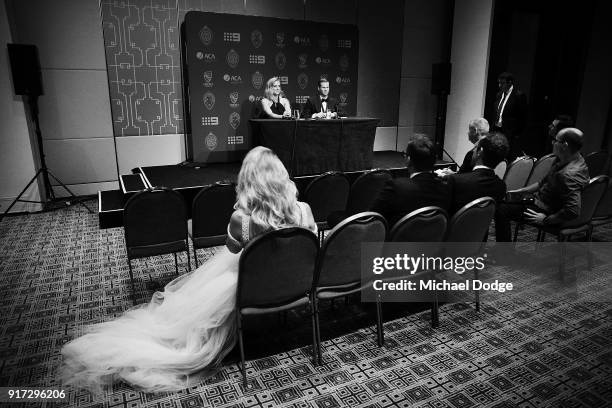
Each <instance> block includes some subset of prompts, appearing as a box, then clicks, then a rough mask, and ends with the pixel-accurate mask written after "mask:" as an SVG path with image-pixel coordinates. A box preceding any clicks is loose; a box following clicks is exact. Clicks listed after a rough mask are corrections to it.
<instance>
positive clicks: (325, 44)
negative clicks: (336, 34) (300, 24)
mask: <svg viewBox="0 0 612 408" xmlns="http://www.w3.org/2000/svg"><path fill="white" fill-rule="evenodd" d="M319 49H320V50H321V51H323V52H326V51H327V50H328V49H329V37H327V35H325V34H323V35H321V36H320V37H319Z"/></svg>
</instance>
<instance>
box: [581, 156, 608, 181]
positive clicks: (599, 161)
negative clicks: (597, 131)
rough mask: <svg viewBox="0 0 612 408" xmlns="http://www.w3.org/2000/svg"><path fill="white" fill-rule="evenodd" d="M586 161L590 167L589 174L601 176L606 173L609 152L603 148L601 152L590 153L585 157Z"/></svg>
mask: <svg viewBox="0 0 612 408" xmlns="http://www.w3.org/2000/svg"><path fill="white" fill-rule="evenodd" d="M584 161H585V162H586V165H587V167H588V168H589V176H591V177H595V176H600V175H602V174H605V173H606V164H607V163H608V152H606V151H603V150H602V151H599V152H593V153H589V154H587V155H586V156H585V157H584Z"/></svg>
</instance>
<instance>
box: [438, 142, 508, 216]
mask: <svg viewBox="0 0 612 408" xmlns="http://www.w3.org/2000/svg"><path fill="white" fill-rule="evenodd" d="M475 154H476V157H475V165H474V169H473V170H472V171H471V172H468V173H457V174H453V175H451V176H449V177H448V179H449V180H448V181H449V184H450V185H451V187H452V189H453V202H452V205H451V214H454V213H455V212H457V210H459V209H460V208H461V207H463V206H464V205H466V204H468V203H469V202H471V201H473V200H476V199H477V198H481V197H491V198H493V199H494V200H495V201H496V202H498V203H499V202H500V201H501V200H502V199H503V198H504V196H505V194H506V183H504V182H503V180H501V179H500V178H499V177H497V175H496V174H495V172H494V171H493V169H494V168H495V166H497V165H498V164H499V162H501V161H502V160H503V159H504V157H506V155H507V154H508V140H507V139H506V137H505V136H504V135H503V134H501V133H499V132H493V133H490V134H489V135H488V136H487V137H485V138H483V139H482V140H480V142H479V144H478V149H476V152H475Z"/></svg>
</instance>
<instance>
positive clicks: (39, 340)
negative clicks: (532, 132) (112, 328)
mask: <svg viewBox="0 0 612 408" xmlns="http://www.w3.org/2000/svg"><path fill="white" fill-rule="evenodd" d="M532 235H533V232H532V231H528V230H527V231H524V232H522V233H521V240H523V241H527V240H529V239H533V236H532ZM493 236H494V235H493ZM595 237H596V238H598V239H599V240H603V241H612V229H611V228H602V229H601V230H600V231H599V232H596V234H595ZM532 245H533V244H531V243H528V244H524V245H522V246H521V247H520V248H519V249H521V248H522V247H527V246H529V247H530V248H533V246H532ZM214 252H215V250H214V249H213V250H209V251H206V255H204V253H203V252H200V254H201V255H200V259H202V258H206V257H210V256H211V255H212V254H213V253H214ZM203 255H204V256H203ZM180 260H182V261H183V262H184V261H185V260H186V257H185V256H184V255H183V257H180ZM179 262H180V261H179ZM182 265H184V264H182ZM606 270H608V271H609V265H607V264H606V265H598V266H597V267H596V268H595V270H594V272H593V274H592V276H591V277H590V278H589V279H588V280H586V281H582V282H581V283H580V284H581V287H580V292H581V293H582V295H580V296H576V293H574V292H575V291H574V292H572V291H571V290H569V291H564V290H558V291H556V292H555V293H550V292H546V293H545V295H543V292H542V290H541V288H540V287H539V286H538V285H536V284H534V285H522V286H521V289H519V290H517V291H515V292H514V293H513V294H512V295H507V296H494V297H490V298H486V299H483V303H482V309H481V311H480V312H476V311H475V309H474V307H473V304H472V303H463V302H458V303H447V304H445V305H443V306H442V307H441V309H440V322H441V324H440V327H439V328H437V329H432V328H431V326H430V323H429V318H430V315H429V312H428V311H427V310H422V307H421V308H420V309H418V306H415V305H411V306H410V307H403V308H402V307H400V306H397V305H385V317H386V318H387V319H389V320H387V321H386V323H385V336H386V337H385V340H386V344H385V346H384V347H383V348H378V347H377V345H376V336H375V328H374V327H373V326H372V324H373V321H374V318H373V314H372V307H371V306H369V305H366V306H362V305H360V304H359V302H358V301H352V302H351V303H349V304H344V302H336V304H335V305H334V306H333V307H332V306H331V305H329V304H327V305H325V306H324V307H323V310H322V316H321V319H322V332H323V334H322V335H323V339H324V344H323V347H324V349H323V353H324V354H323V355H324V364H323V365H322V366H314V365H313V364H312V363H311V360H310V356H311V350H310V347H308V344H309V341H310V337H309V336H310V321H309V320H308V318H307V315H306V314H305V313H293V314H290V315H289V318H288V321H287V323H285V324H279V322H278V319H276V318H268V319H267V320H265V321H264V322H263V326H262V325H261V324H260V323H261V322H257V324H251V325H250V327H248V325H247V328H246V335H245V339H246V344H245V346H246V351H247V358H249V361H248V363H247V367H248V376H249V387H248V388H247V389H244V388H243V387H242V383H241V381H240V372H239V370H238V367H237V365H236V364H235V361H236V353H235V352H234V353H232V354H230V356H228V358H226V362H225V363H224V365H223V366H222V367H221V368H220V369H219V371H218V372H217V373H216V375H215V376H213V377H210V378H209V379H208V380H206V381H205V382H204V383H201V384H199V385H198V386H195V387H192V388H189V389H185V390H184V391H182V392H179V393H173V394H157V395H151V394H143V393H139V392H135V391H134V390H132V389H131V388H130V387H129V386H127V385H125V384H116V385H115V386H114V387H113V388H112V390H108V391H107V392H105V394H104V395H103V396H97V397H94V396H92V395H91V394H89V393H88V392H85V391H77V390H72V389H67V391H68V399H67V401H66V402H65V403H57V405H58V406H74V407H98V406H100V407H141V406H146V407H177V408H178V407H185V408H187V407H229V406H237V407H260V406H261V407H272V406H287V407H312V408H332V407H341V406H347V407H389V406H398V407H428V408H442V407H448V408H462V407H499V408H501V407H600V406H601V407H604V406H612V345H611V342H612V322H611V318H612V302H611V301H609V300H610V299H612V296H610V289H611V288H610V285H609V284H610V280H609V278H608V277H607V276H606V273H605V272H606ZM506 272H507V273H510V274H511V271H506ZM0 273H1V276H2V281H1V282H0V330H1V331H0V359H1V365H0V385H2V386H22V387H23V386H30V387H53V388H60V384H59V383H58V381H57V379H56V371H57V368H58V366H59V364H60V361H61V357H60V349H61V346H62V345H63V344H64V343H66V342H67V341H69V340H70V339H72V338H74V337H76V336H78V335H80V334H81V333H82V332H83V327H84V326H85V325H87V324H91V323H95V322H101V321H106V320H109V319H112V318H113V317H115V316H118V315H120V314H121V313H122V312H123V311H124V310H125V309H126V308H129V307H130V306H131V298H130V296H131V295H130V289H129V277H128V269H127V262H126V257H125V248H124V242H123V230H122V229H120V228H115V229H110V230H99V229H98V225H97V216H96V215H91V214H87V213H86V212H84V210H83V209H82V208H80V207H72V208H67V209H63V210H58V211H55V212H49V213H41V214H31V215H21V216H11V217H7V218H5V219H4V220H3V221H2V222H1V223H0ZM135 274H136V278H137V283H136V287H137V292H138V298H139V301H140V302H143V301H146V300H147V299H148V298H150V296H151V294H152V291H151V290H149V289H147V284H146V283H147V281H149V280H151V279H153V280H163V281H167V280H169V279H171V278H173V277H174V276H175V275H174V259H173V258H172V257H171V256H168V257H163V258H150V259H146V260H139V261H137V262H136V270H135ZM529 279H531V278H529ZM533 279H534V280H535V279H537V278H536V277H534V278H533ZM589 293H593V294H597V295H598V296H599V297H598V298H595V297H589V296H588V294H589ZM585 294H587V296H585ZM598 299H599V300H598ZM602 299H603V300H602ZM357 300H358V298H357ZM411 310H421V311H420V312H416V313H410V311H411ZM262 327H263V329H262ZM263 330H265V332H266V333H269V334H268V336H261V334H260V333H259V332H260V331H263ZM287 333H288V334H287ZM258 334H259V336H258ZM262 338H264V339H263V340H262ZM53 404H54V403H48V404H47V406H53ZM44 405H45V404H43V403H32V404H30V405H29V406H44Z"/></svg>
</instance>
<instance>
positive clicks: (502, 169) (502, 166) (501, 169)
mask: <svg viewBox="0 0 612 408" xmlns="http://www.w3.org/2000/svg"><path fill="white" fill-rule="evenodd" d="M507 167H508V163H507V162H506V161H505V160H502V161H500V162H499V164H498V165H497V166H495V168H494V169H493V171H494V172H495V175H497V177H499V178H500V179H502V180H503V179H504V175H505V174H506V168H507Z"/></svg>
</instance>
